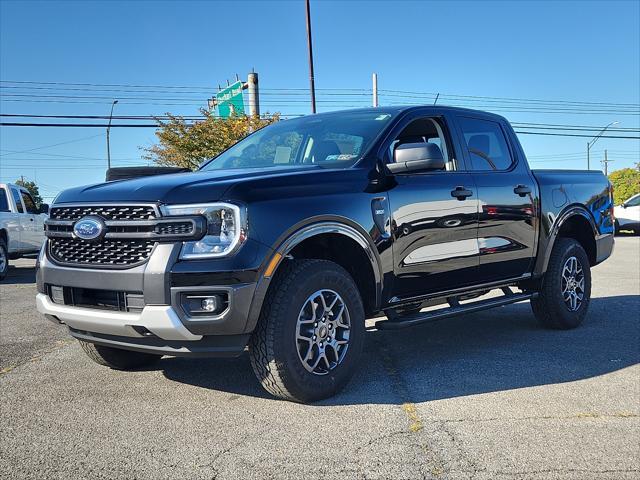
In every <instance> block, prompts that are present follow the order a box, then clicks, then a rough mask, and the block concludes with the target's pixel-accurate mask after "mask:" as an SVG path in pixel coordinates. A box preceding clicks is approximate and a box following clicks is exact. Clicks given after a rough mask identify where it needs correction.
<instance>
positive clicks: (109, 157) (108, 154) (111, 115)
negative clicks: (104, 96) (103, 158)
mask: <svg viewBox="0 0 640 480" xmlns="http://www.w3.org/2000/svg"><path fill="white" fill-rule="evenodd" d="M116 103H118V100H114V101H113V103H112V104H111V113H110V114H109V124H108V125H107V168H111V146H110V145H109V132H110V131H111V120H112V119H113V107H115V106H116Z"/></svg>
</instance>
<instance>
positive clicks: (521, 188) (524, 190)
mask: <svg viewBox="0 0 640 480" xmlns="http://www.w3.org/2000/svg"><path fill="white" fill-rule="evenodd" d="M513 193H517V194H518V195H520V196H521V197H526V196H527V195H528V194H529V193H531V188H529V187H527V186H526V185H518V186H517V187H515V188H514V189H513Z"/></svg>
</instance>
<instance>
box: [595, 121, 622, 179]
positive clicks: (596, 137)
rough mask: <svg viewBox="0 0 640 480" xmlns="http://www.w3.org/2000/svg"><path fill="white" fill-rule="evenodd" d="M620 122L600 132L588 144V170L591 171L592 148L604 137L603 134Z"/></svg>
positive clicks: (613, 123)
mask: <svg viewBox="0 0 640 480" xmlns="http://www.w3.org/2000/svg"><path fill="white" fill-rule="evenodd" d="M618 123H620V122H611V123H610V124H609V125H607V126H606V127H604V128H603V129H602V130H600V132H599V133H598V134H597V135H596V136H595V137H593V139H592V140H590V141H588V142H587V170H591V147H593V145H594V144H595V143H596V142H597V141H598V139H599V138H600V137H601V136H602V134H603V133H604V132H605V131H606V130H607V128H609V127H610V126H612V125H617V124H618Z"/></svg>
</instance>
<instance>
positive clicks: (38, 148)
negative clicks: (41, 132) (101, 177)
mask: <svg viewBox="0 0 640 480" xmlns="http://www.w3.org/2000/svg"><path fill="white" fill-rule="evenodd" d="M0 125H2V122H0ZM102 135H103V134H102V133H99V134H98V135H91V136H89V137H82V138H77V139H75V140H69V141H67V142H60V143H54V144H51V145H43V146H41V147H35V148H30V149H28V150H18V151H14V152H12V153H11V154H14V153H27V152H34V151H36V150H44V149H45V148H52V147H57V146H59V145H67V144H69V143H76V142H83V141H84V140H89V139H92V138H97V137H101V136H102ZM5 155H9V154H7V153H3V154H0V157H2V156H5Z"/></svg>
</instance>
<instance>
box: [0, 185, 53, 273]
mask: <svg viewBox="0 0 640 480" xmlns="http://www.w3.org/2000/svg"><path fill="white" fill-rule="evenodd" d="M48 211H49V206H48V205H46V204H45V205H42V206H41V207H40V208H38V207H37V206H36V203H35V202H34V200H33V197H32V196H31V194H30V193H29V191H28V190H27V189H26V188H23V187H21V186H19V185H13V184H11V183H0V280H4V278H5V277H6V275H7V272H8V270H9V260H14V259H16V258H20V257H22V256H23V255H26V254H34V253H38V251H39V250H40V248H41V247H42V244H43V243H44V240H45V236H44V220H45V218H46V213H47V212H48Z"/></svg>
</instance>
